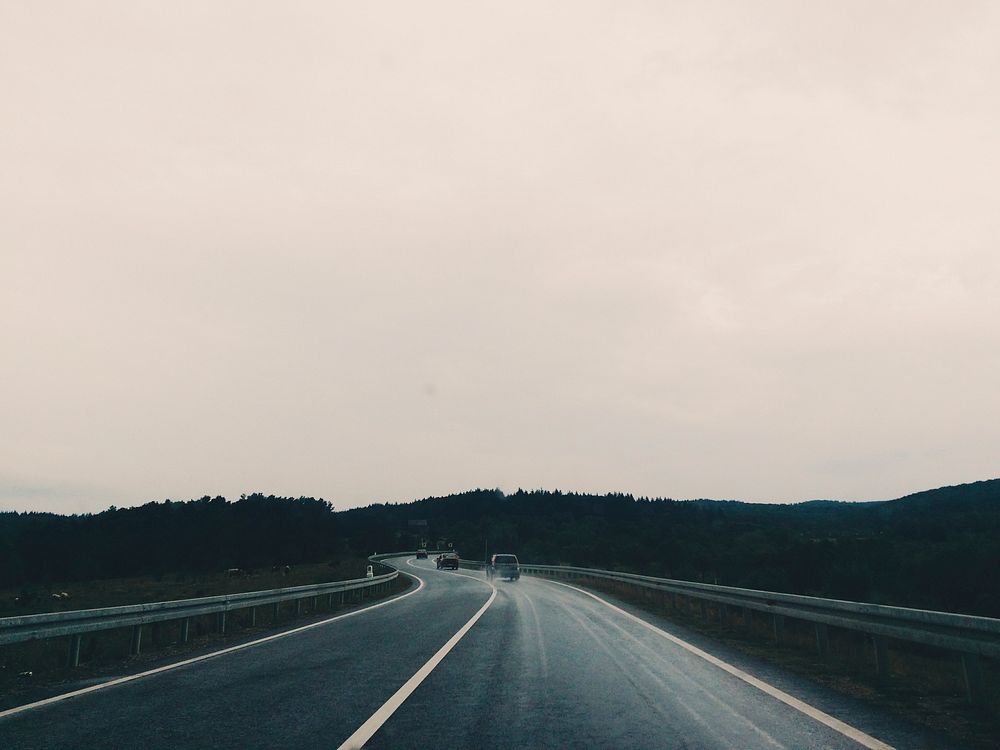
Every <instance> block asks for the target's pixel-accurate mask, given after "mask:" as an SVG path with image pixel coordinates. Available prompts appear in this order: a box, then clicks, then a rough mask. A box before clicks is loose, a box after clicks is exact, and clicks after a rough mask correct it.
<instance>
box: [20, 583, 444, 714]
mask: <svg viewBox="0 0 1000 750" xmlns="http://www.w3.org/2000/svg"><path fill="white" fill-rule="evenodd" d="M403 575H408V576H412V577H413V578H416V579H417V580H418V581H420V585H419V586H417V588H415V589H414V590H413V591H407V592H406V593H405V594H403V595H402V596H397V597H393V598H392V599H387V600H386V601H384V602H379V603H378V604H372V605H371V606H368V607H364V608H363V609H356V610H353V611H351V612H345V613H344V614H342V615H337V616H336V617H329V618H327V619H325V620H320V621H319V622H312V623H309V624H308V625H303V626H301V627H298V628H294V629H293V630H285V631H283V632H281V633H275V634H274V635H269V636H265V637H264V638H258V639H257V640H255V641H249V642H248V643H241V644H239V645H237V646H229V647H228V648H224V649H220V650H219V651H213V652H211V653H209V654H202V655H201V656H195V657H193V658H191V659H185V660H184V661H178V662H174V663H173V664H165V665H164V666H162V667H157V668H156V669H150V670H147V671H145V672H140V673H138V674H132V675H128V676H126V677H119V678H118V679H115V680H109V681H107V682H102V683H99V684H97V685H91V686H90V687H85V688H81V689H80V690H74V691H72V692H69V693H62V694H60V695H53V696H51V697H50V698H44V699H42V700H40V701H35V702H34V703H25V704H24V705H23V706H15V707H14V708H8V709H7V710H6V711H0V719H3V718H6V717H7V716H13V715H14V714H19V713H21V712H22V711H28V710H30V709H32V708H41V707H42V706H47V705H49V704H51V703H59V702H60V701H64V700H68V699H69V698H76V697H77V696H79V695H86V694H87V693H94V692H97V691H98V690H104V689H105V688H109V687H114V686H115V685H123V684H124V683H126V682H132V681H133V680H141V679H142V678H144V677H151V676H153V675H156V674H160V673H161V672H169V671H170V670H171V669H177V668H178V667H185V666H187V665H188V664H195V663H197V662H199V661H205V660H206V659H214V658H215V657H216V656H222V655H223V654H229V653H232V652H233V651H241V650H243V649H245V648H250V647H251V646H259V645H260V644H262V643H267V642H268V641H273V640H277V639H278V638H285V637H286V636H289V635H295V634H296V633H301V632H302V631H304V630H311V629H312V628H318V627H320V626H321V625H328V624H330V623H331V622H335V621H337V620H343V619H344V618H345V617H354V616H355V615H360V614H363V613H364V612H370V611H372V610H373V609H378V608H379V607H385V606H388V605H389V604H395V603H396V602H401V601H403V599H405V598H407V597H408V596H413V595H414V594H416V593H417V592H418V591H420V589H422V588H423V587H424V586H425V585H426V584H425V583H424V580H423V579H422V578H421V577H420V576H415V575H413V574H412V573H403Z"/></svg>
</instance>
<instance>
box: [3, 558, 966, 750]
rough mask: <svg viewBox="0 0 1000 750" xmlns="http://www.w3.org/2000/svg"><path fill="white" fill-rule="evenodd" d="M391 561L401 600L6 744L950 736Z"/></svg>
mask: <svg viewBox="0 0 1000 750" xmlns="http://www.w3.org/2000/svg"><path fill="white" fill-rule="evenodd" d="M397 564H398V565H399V567H400V568H401V569H402V570H404V571H407V572H410V573H413V574H414V575H416V576H418V577H419V579H420V580H421V582H422V585H421V586H420V588H419V589H417V590H414V591H413V592H411V593H410V594H409V595H407V596H405V597H402V598H400V599H399V600H394V601H391V602H389V603H386V604H383V605H381V606H378V607H375V608H372V609H369V610H364V611H360V612H357V613H354V614H352V615H349V616H346V617H339V618H336V619H334V620H332V621H330V622H327V623H325V624H322V625H319V626H316V627H313V628H310V629H308V630H302V631H300V632H297V633H295V634H292V635H289V636H288V637H283V638H277V639H272V640H268V641H266V642H263V643H260V644H258V645H254V646H251V647H248V648H245V649H242V650H238V651H234V652H231V653H227V654H223V655H220V656H218V657H216V658H212V659H208V660H205V661H200V662H197V663H192V664H188V665H185V666H181V667H178V668H176V669H171V670H168V671H164V672H161V673H159V674H155V675H151V676H149V677H146V678H142V679H138V680H134V681H131V682H128V683H125V684H120V685H116V686H112V687H108V688H106V689H102V690H98V691H96V692H91V693H88V694H85V695H79V696H76V697H71V698H68V699H66V700H63V701H59V702H55V703H52V704H49V705H44V706H39V707H35V708H30V709H28V710H24V711H22V712H19V713H14V714H11V715H7V716H0V747H3V748H4V749H5V750H15V749H22V748H24V749H27V748H38V749H39V750H41V749H42V748H44V749H45V750H51V749H53V748H67V749H68V748H73V749H76V748H98V747H113V748H142V749H143V750H161V749H166V748H171V749H172V750H176V748H203V747H214V748H245V747H248V746H255V747H268V748H339V747H341V746H342V745H344V743H345V742H347V741H348V739H349V738H352V737H353V739H352V740H351V742H352V743H355V746H360V745H357V744H356V743H358V742H363V743H364V746H365V747H368V748H421V749H423V750H426V748H428V747H447V748H454V749H455V750H461V749H462V748H473V747H474V748H511V747H541V748H561V747H628V748H692V749H693V748H733V747H739V748H774V749H777V748H790V749H791V748H821V747H822V748H836V749H838V750H839V749H845V750H846V749H848V748H851V749H854V748H859V747H886V746H888V747H893V746H894V747H899V748H903V747H937V748H943V747H953V746H951V745H948V744H947V743H942V742H941V741H940V738H928V737H926V736H924V735H923V734H922V733H921V732H920V731H919V730H916V729H915V728H913V727H910V726H908V725H904V724H901V723H899V722H897V721H894V720H892V719H890V718H888V717H885V716H880V715H878V714H875V713H873V712H872V711H871V710H870V709H866V708H864V707H863V706H861V705H860V704H856V703H855V702H853V701H851V700H849V699H846V698H843V697H841V696H837V695H834V694H830V693H828V692H826V691H824V690H822V689H820V688H818V687H816V686H815V685H812V684H811V683H808V682H807V681H804V680H801V679H798V678H795V677H792V676H790V675H786V674H782V673H781V672H780V671H778V670H776V669H775V668H772V667H767V666H765V665H761V664H755V663H753V662H751V661H748V660H747V659H746V658H745V657H740V656H737V655H734V654H728V653H725V652H724V651H722V650H720V649H719V647H717V646H712V645H711V644H710V643H700V642H697V640H698V639H697V637H696V636H694V635H692V634H689V633H684V632H683V631H681V630H679V629H678V628H677V626H675V625H671V624H670V623H667V622H663V621H659V620H656V619H655V618H651V617H650V616H649V615H645V614H644V615H642V618H643V619H642V620H638V619H636V618H635V617H634V616H630V614H629V613H630V612H636V610H632V609H630V608H629V607H628V606H627V605H624V604H622V603H620V602H615V601H614V600H613V599H612V598H611V597H608V596H605V595H603V594H601V595H600V597H599V598H597V597H594V596H593V595H588V594H587V593H585V592H581V591H579V590H576V589H573V588H571V587H568V586H565V585H562V584H559V583H555V582H551V581H544V580H536V579H531V578H527V577H525V578H522V579H521V580H520V581H517V582H507V581H496V582H495V586H491V585H490V584H489V583H488V582H486V581H485V580H484V579H483V577H482V574H477V573H473V572H471V571H460V572H457V573H456V572H449V571H437V570H434V569H433V564H432V563H428V562H426V561H414V560H405V561H404V560H399V561H397ZM602 600H604V601H602ZM605 602H607V603H605ZM609 604H610V605H613V606H609ZM477 617H478V619H476V618H477ZM650 624H651V625H652V626H651V625H650ZM658 628H659V629H658ZM664 631H669V632H671V633H674V634H675V637H677V636H679V637H680V639H681V640H680V641H673V640H669V639H668V638H667V637H665V636H664V635H663V632H664ZM688 644H694V645H693V646H691V645H688ZM698 646H700V647H701V648H702V649H704V651H706V652H709V651H710V652H711V653H714V654H715V657H717V658H718V659H721V662H720V663H719V664H716V663H712V661H710V659H712V658H715V657H712V656H710V655H707V654H705V653H703V652H700V651H699V649H698V648H697V647H698ZM720 664H723V665H724V666H725V667H728V669H729V671H727V669H726V668H723V667H722V666H720ZM740 675H745V677H741V676H740ZM751 675H753V676H751ZM754 676H755V677H754ZM747 678H749V681H748V679H747ZM755 679H759V680H762V681H763V682H762V683H760V684H752V683H753V681H754V680H755ZM761 685H766V686H767V688H770V689H771V691H772V694H769V693H768V692H766V691H765V689H762V687H761ZM783 695H786V696H788V697H790V698H791V701H789V700H786V699H784V698H781V697H780V696H783ZM776 696H777V697H776ZM798 701H801V703H798ZM387 703H388V706H387V705H386V704H387ZM790 703H791V704H792V705H790ZM391 709H395V710H394V711H393V710H391ZM834 716H835V717H836V719H832V718H830V717H834ZM823 717H827V718H823ZM824 721H826V722H827V723H824ZM840 722H843V723H842V724H841V723H840ZM830 723H832V724H833V725H834V726H833V727H831V726H829V725H828V724H830ZM845 727H846V729H845ZM362 728H363V729H362ZM359 729H360V730H361V734H360V735H359V734H357V732H358V731H359ZM852 732H853V734H852ZM882 743H884V744H882Z"/></svg>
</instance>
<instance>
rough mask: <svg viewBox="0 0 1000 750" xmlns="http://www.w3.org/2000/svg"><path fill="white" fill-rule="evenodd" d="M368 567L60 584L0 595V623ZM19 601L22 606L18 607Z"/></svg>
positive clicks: (333, 576) (342, 576) (347, 564)
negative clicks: (4, 619)
mask: <svg viewBox="0 0 1000 750" xmlns="http://www.w3.org/2000/svg"><path fill="white" fill-rule="evenodd" d="M367 565H368V562H367V560H365V559H364V558H352V559H347V560H339V561H337V562H333V563H319V564H313V565H295V566H292V567H291V569H290V570H289V571H288V572H287V573H285V572H284V568H280V569H278V570H275V571H272V570H271V569H270V568H268V569H266V570H259V571H253V572H250V573H249V574H248V575H243V574H240V575H230V574H229V573H227V572H226V571H224V570H223V571H217V572H213V573H168V574H166V575H162V576H155V577H152V576H147V577H143V578H113V579H109V580H103V581H74V582H60V583H51V584H46V585H44V586H32V587H28V588H17V589H0V617H10V616H12V615H26V614H31V613H35V612H65V611H69V610H74V609H92V608H95V607H114V606H117V605H121V604H141V603H145V602H165V601H173V600H175V599H194V598H196V597H199V596H214V595H216V594H238V593H241V592H243V591H259V590H265V589H276V588H286V587H288V586H303V585H305V584H309V583H326V582H328V581H344V580H349V579H351V578H364V577H365V567H366V566H367ZM62 593H66V594H68V595H69V596H68V597H67V598H60V599H55V598H53V596H52V595H53V594H62ZM18 598H20V599H22V600H26V601H22V602H17V601H16V599H18Z"/></svg>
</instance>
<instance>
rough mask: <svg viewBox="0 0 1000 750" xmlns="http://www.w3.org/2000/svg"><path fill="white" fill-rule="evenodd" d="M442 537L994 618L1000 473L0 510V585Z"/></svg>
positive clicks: (473, 547) (245, 562)
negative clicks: (878, 483)
mask: <svg viewBox="0 0 1000 750" xmlns="http://www.w3.org/2000/svg"><path fill="white" fill-rule="evenodd" d="M424 541H427V542H428V543H429V544H430V545H431V546H436V545H437V544H438V543H443V544H446V545H447V544H450V545H453V546H454V548H455V549H457V550H458V551H459V552H460V554H461V555H462V557H464V558H469V559H482V558H483V557H484V556H485V555H486V554H492V553H493V552H513V553H516V554H517V555H518V556H519V557H520V559H522V560H526V561H531V562H536V563H551V564H569V565H579V566H588V567H598V568H607V569H613V570H622V571H629V572H638V573H645V574H649V575H656V576H664V577H668V578H677V579H683V580H694V581H705V582H708V583H719V584H724V585H730V586H739V587H745V588H756V589H763V590H771V591H785V592H791V593H800V594H807V595H814V596H823V597H832V598H840V599H850V600H855V601H868V602H876V603H885V604H895V605H899V606H909V607H918V608H925V609H941V610H947V611H952V612H964V613H968V614H978V615H984V616H990V617H1000V577H997V576H996V575H995V571H996V570H998V569H1000V480H990V481H985V482H976V483H973V484H966V485H959V486H956V487H946V488H941V489H937V490H930V491H927V492H922V493H918V494H916V495H911V496H908V497H904V498H900V499H898V500H891V501H885V502H871V503H844V502H833V501H816V502H807V503H798V504H792V505H768V504H757V503H744V502H737V501H712V500H690V501H678V500H671V499H662V498H657V499H650V498H636V497H633V496H631V495H627V494H621V493H611V494H607V495H591V494H582V493H563V492H560V491H558V490H553V491H548V490H532V491H525V490H518V491H517V492H514V493H511V494H504V493H503V492H501V491H499V490H495V489H487V490H483V489H479V490H472V491H469V492H463V493H458V494H454V495H449V496H446V497H432V498H425V499H423V500H417V501H414V502H410V503H401V504H385V503H377V504H373V505H369V506H367V507H364V508H356V509H351V510H345V511H341V512H336V511H335V510H334V508H333V506H332V505H331V504H330V503H329V502H327V501H325V500H322V499H319V500H317V499H313V498H303V497H300V498H283V497H275V496H271V495H268V496H264V495H262V494H253V495H249V496H243V497H241V498H240V499H239V500H237V501H234V502H230V501H227V500H226V499H225V498H222V497H215V498H209V497H204V498H201V499H198V500H192V501H187V502H171V501H165V502H161V503H155V502H154V503H148V504H146V505H143V506H140V507H136V508H126V509H115V508H110V509H108V510H107V511H104V512H103V513H97V514H88V515H77V516H61V515H55V514H48V513H2V514H0V586H4V587H10V586H30V585H33V584H41V583H47V582H57V581H58V582H62V581H71V580H82V579H99V578H110V577H120V576H128V575H145V574H158V573H167V572H174V571H204V570H220V569H225V568H229V567H240V568H259V567H262V566H269V565H275V564H295V563H302V562H321V561H329V560H334V559H338V558H340V557H343V556H346V555H369V554H372V553H373V552H391V551H397V550H411V549H415V548H416V547H418V546H419V545H420V544H421V543H422V542H424Z"/></svg>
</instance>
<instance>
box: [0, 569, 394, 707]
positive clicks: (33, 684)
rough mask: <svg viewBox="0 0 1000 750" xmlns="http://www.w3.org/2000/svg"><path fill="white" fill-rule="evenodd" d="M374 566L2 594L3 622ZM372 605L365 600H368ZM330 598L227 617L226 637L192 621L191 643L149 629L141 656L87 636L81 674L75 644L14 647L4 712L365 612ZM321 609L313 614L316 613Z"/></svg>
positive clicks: (296, 582)
mask: <svg viewBox="0 0 1000 750" xmlns="http://www.w3.org/2000/svg"><path fill="white" fill-rule="evenodd" d="M367 565H368V561H367V560H366V559H365V558H363V557H359V558H352V559H345V560H340V561H337V562H336V563H319V564H313V565H298V566H293V567H292V568H291V569H290V570H289V571H287V573H286V572H285V571H284V569H283V568H281V569H279V570H276V571H272V570H270V569H268V570H266V571H259V572H257V573H251V574H249V575H230V574H229V573H227V572H226V571H220V572H215V573H206V574H171V575H165V576H158V577H149V578H122V579H114V580H105V581H78V582H74V583H71V584H69V583H67V584H61V585H56V584H53V585H51V586H47V587H45V588H44V589H43V588H37V589H36V590H35V596H34V597H30V601H28V602H27V603H18V602H15V601H14V599H15V597H23V596H24V594H25V593H29V594H30V593H31V592H24V591H22V590H20V589H18V590H16V591H12V590H4V591H2V592H0V596H2V597H3V598H2V602H0V617H10V616H11V615H18V614H29V613H34V612H59V611H69V610H75V609H90V608H97V607H111V606H117V605H122V604H138V603H143V602H159V601H171V600H176V599H191V598H196V597H201V596H213V595H217V594H232V593H240V592H244V591H258V590H267V589H275V588H287V587H291V586H303V585H306V584H312V583H327V582H330V581H343V580H350V579H354V578H364V577H365V568H366V566H367ZM409 586H410V579H408V578H406V577H405V576H400V578H399V579H398V580H397V582H396V586H395V587H394V588H393V589H392V590H391V591H390V592H388V593H387V594H385V595H383V596H391V595H393V594H395V593H398V592H399V591H403V590H405V589H406V588H408V587H409ZM62 592H66V593H67V594H69V597H68V598H59V599H54V598H52V596H51V594H53V593H62ZM366 601H367V600H366ZM327 604H328V601H327V597H325V596H323V597H319V599H318V601H316V602H314V601H313V600H312V599H306V600H304V602H303V604H302V607H301V611H299V610H297V609H296V607H295V605H294V604H293V603H290V602H286V603H284V604H282V606H280V607H279V608H278V609H277V610H275V609H274V608H273V607H271V606H267V607H258V608H257V612H256V620H255V622H253V623H252V624H251V620H250V611H249V610H237V611H234V612H231V613H230V614H229V616H228V618H227V623H226V633H225V634H222V633H219V632H218V629H217V620H216V618H215V617H214V616H212V615H206V616H203V617H196V618H192V619H191V633H190V636H191V637H190V641H189V642H188V643H186V644H182V643H181V642H180V623H179V622H165V623H158V624H154V625H148V626H143V635H142V653H140V654H138V655H135V656H130V655H129V644H130V639H131V629H130V628H122V629H117V630H105V631H100V632H97V633H93V634H89V635H86V636H84V639H83V642H82V648H81V664H80V666H79V667H76V668H72V669H71V668H68V667H67V666H66V658H67V652H68V647H69V638H68V637H64V638H50V639H46V640H41V641H29V642H26V643H17V644H13V645H10V646H0V698H2V700H0V707H2V706H9V705H17V704H18V703H21V702H24V701H25V700H29V701H30V700H31V699H32V697H33V696H34V695H35V694H38V693H40V692H43V691H45V690H50V689H51V688H52V687H53V686H56V685H59V684H61V683H64V682H69V681H74V682H76V681H79V680H88V679H94V680H97V679H102V678H106V677H109V676H112V675H116V674H121V673H122V672H123V671H125V670H128V669H133V668H135V667H136V666H137V665H139V664H144V663H147V662H153V661H157V660H161V659H163V658H164V657H171V656H174V655H180V654H183V653H185V652H189V651H193V650H197V649H201V648H205V647H206V646H211V645H212V644H214V643H215V642H218V643H219V644H220V645H222V644H223V643H225V642H226V641H227V640H232V639H240V638H244V637H247V636H248V635H253V634H255V633H257V632H264V631H267V630H272V629H274V628H278V627H282V626H284V625H287V624H290V623H291V622H293V621H294V620H296V619H303V620H305V619H309V618H316V617H319V616H321V615H324V614H327V613H330V612H335V611H337V610H339V609H343V610H347V609H351V608H353V607H356V606H359V605H360V602H357V601H354V600H352V599H350V598H348V601H347V602H345V603H344V604H340V603H339V600H335V601H334V603H333V607H332V609H331V608H329V607H328V606H327ZM314 606H315V607H316V608H315V609H314V608H313V607H314Z"/></svg>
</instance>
